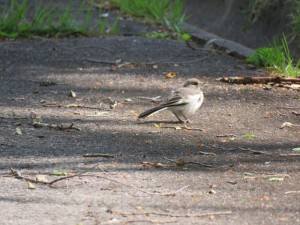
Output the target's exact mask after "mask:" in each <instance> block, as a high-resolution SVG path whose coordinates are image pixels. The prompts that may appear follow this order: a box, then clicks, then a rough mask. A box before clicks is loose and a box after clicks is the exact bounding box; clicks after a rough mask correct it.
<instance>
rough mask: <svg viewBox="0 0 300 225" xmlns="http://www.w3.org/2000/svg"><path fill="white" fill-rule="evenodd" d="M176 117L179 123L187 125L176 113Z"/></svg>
mask: <svg viewBox="0 0 300 225" xmlns="http://www.w3.org/2000/svg"><path fill="white" fill-rule="evenodd" d="M174 115H175V116H176V118H177V119H178V120H179V123H185V122H184V121H183V120H182V119H180V117H179V116H177V115H176V114H175V113H174Z"/></svg>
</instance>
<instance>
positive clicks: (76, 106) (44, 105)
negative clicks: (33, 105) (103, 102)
mask: <svg viewBox="0 0 300 225" xmlns="http://www.w3.org/2000/svg"><path fill="white" fill-rule="evenodd" d="M42 106H43V107H57V108H80V109H98V110H105V111H110V109H104V108H102V107H94V106H85V105H77V104H69V105H57V104H56V103H50V104H47V103H46V104H43V105H42Z"/></svg>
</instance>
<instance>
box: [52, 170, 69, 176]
mask: <svg viewBox="0 0 300 225" xmlns="http://www.w3.org/2000/svg"><path fill="white" fill-rule="evenodd" d="M49 174H50V175H54V176H68V173H67V172H64V171H58V170H53V171H52V172H50V173H49Z"/></svg>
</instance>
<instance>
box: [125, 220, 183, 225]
mask: <svg viewBox="0 0 300 225" xmlns="http://www.w3.org/2000/svg"><path fill="white" fill-rule="evenodd" d="M177 222H178V221H177V220H168V221H158V220H155V221H152V220H129V221H126V222H124V224H130V223H134V224H136V223H139V224H140V223H153V224H160V223H172V224H174V223H177Z"/></svg>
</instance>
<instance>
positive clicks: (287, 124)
mask: <svg viewBox="0 0 300 225" xmlns="http://www.w3.org/2000/svg"><path fill="white" fill-rule="evenodd" d="M291 126H293V124H292V123H290V122H284V123H283V124H282V125H281V126H280V128H281V129H282V128H285V127H291Z"/></svg>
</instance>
